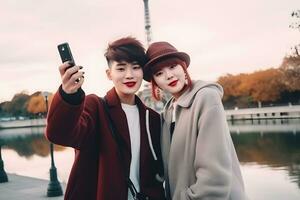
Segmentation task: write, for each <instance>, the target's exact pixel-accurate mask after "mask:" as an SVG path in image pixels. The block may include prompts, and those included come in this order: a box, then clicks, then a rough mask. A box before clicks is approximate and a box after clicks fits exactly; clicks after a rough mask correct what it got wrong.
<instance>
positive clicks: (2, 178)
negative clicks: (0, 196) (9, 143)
mask: <svg viewBox="0 0 300 200" xmlns="http://www.w3.org/2000/svg"><path fill="white" fill-rule="evenodd" d="M1 145H2V144H1V141H0V183H5V182H8V178H7V174H6V172H5V170H4V162H3V160H2V155H1Z"/></svg>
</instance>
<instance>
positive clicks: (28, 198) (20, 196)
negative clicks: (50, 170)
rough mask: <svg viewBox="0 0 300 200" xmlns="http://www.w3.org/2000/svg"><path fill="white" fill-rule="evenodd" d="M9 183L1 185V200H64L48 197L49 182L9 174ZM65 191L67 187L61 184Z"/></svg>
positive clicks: (61, 197)
mask: <svg viewBox="0 0 300 200" xmlns="http://www.w3.org/2000/svg"><path fill="white" fill-rule="evenodd" d="M7 176H8V182H6V183H0V200H41V199H48V200H63V196H60V197H47V188H48V183H49V181H48V180H42V179H37V178H31V177H26V176H19V175H15V174H7ZM61 186H62V187H63V191H65V185H64V184H61Z"/></svg>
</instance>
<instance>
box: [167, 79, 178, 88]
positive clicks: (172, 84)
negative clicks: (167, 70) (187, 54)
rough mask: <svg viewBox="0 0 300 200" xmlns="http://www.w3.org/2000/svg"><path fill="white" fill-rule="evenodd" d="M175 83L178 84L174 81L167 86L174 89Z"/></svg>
mask: <svg viewBox="0 0 300 200" xmlns="http://www.w3.org/2000/svg"><path fill="white" fill-rule="evenodd" d="M177 82H178V80H176V81H172V82H171V83H169V84H168V85H169V86H171V87H174V86H176V85H177Z"/></svg>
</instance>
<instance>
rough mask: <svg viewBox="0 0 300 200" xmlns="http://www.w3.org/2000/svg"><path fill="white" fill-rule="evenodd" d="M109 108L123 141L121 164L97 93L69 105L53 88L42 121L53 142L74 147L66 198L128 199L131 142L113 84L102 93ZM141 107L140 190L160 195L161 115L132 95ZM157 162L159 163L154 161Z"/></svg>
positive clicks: (154, 199) (160, 197)
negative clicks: (147, 117)
mask: <svg viewBox="0 0 300 200" xmlns="http://www.w3.org/2000/svg"><path fill="white" fill-rule="evenodd" d="M105 98H106V99H107V103H108V107H109V112H110V115H111V116H112V118H113V120H114V124H115V125H116V129H117V131H118V133H119V134H120V135H121V138H123V139H124V141H125V146H124V147H123V148H122V153H123V157H124V160H125V162H124V163H125V165H126V167H124V164H121V163H120V159H119V157H118V154H117V144H116V142H115V140H114V139H113V137H112V134H111V132H110V129H109V126H108V119H107V118H106V116H105V113H104V108H103V105H102V102H101V101H100V99H99V97H98V96H96V95H88V96H85V97H84V100H83V102H82V103H81V104H80V105H70V104H68V103H67V102H65V101H64V100H63V99H62V97H61V95H60V93H59V92H57V93H56V94H55V95H54V98H53V100H52V103H51V106H50V109H49V113H48V117H47V127H46V137H47V138H48V140H50V141H51V142H53V143H55V144H59V145H63V146H69V147H73V148H75V161H74V164H73V167H72V170H71V173H70V177H69V180H68V184H67V189H66V194H65V199H67V200H127V198H128V196H127V195H128V187H127V185H126V183H125V175H124V174H125V173H127V176H129V171H130V160H131V147H130V137H129V131H128V125H127V120H126V115H125V113H124V111H123V110H122V108H121V103H120V100H119V98H118V96H117V93H116V91H115V89H114V88H113V89H112V90H110V91H109V92H108V93H107V95H106V97H105ZM136 104H137V106H138V109H139V115H140V125H141V126H140V127H141V141H140V190H141V192H142V193H144V194H146V195H148V196H149V197H150V199H153V200H158V199H165V198H164V190H163V186H162V183H161V182H159V181H157V179H156V178H155V176H156V174H157V173H158V171H159V170H162V162H161V150H160V117H159V115H158V114H157V113H156V112H155V111H153V110H151V109H150V108H148V107H146V106H145V105H144V104H143V103H142V102H141V100H140V99H139V98H138V97H136ZM146 109H147V110H149V127H150V132H151V139H152V144H153V148H154V150H155V152H156V155H157V156H158V160H159V162H155V161H154V158H153V155H152V153H151V150H150V146H149V141H148V137H147V133H146V119H145V115H146ZM157 163H158V164H157Z"/></svg>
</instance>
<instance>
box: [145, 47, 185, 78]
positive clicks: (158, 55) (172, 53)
mask: <svg viewBox="0 0 300 200" xmlns="http://www.w3.org/2000/svg"><path fill="white" fill-rule="evenodd" d="M146 55H147V57H148V59H149V61H148V62H147V63H146V64H145V66H144V80H145V81H148V82H149V81H150V80H151V76H152V74H151V73H152V72H151V67H153V66H154V65H155V64H156V63H157V62H159V61H160V60H163V59H164V58H170V57H177V58H179V59H181V60H183V61H184V62H185V63H186V66H187V67H188V66H189V65H190V56H189V55H188V54H186V53H184V52H179V51H178V50H177V49H176V48H175V47H173V46H172V45H171V44H170V43H168V42H154V43H152V44H151V45H150V46H149V48H148V50H147V52H146Z"/></svg>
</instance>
